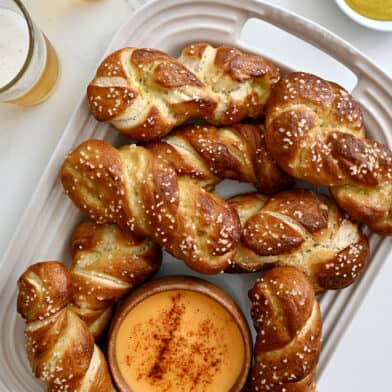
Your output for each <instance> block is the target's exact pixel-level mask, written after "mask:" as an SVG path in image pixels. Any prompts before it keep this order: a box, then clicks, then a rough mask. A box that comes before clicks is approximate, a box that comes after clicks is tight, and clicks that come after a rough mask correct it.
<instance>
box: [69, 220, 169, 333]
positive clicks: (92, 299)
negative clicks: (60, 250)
mask: <svg viewBox="0 0 392 392" xmlns="http://www.w3.org/2000/svg"><path fill="white" fill-rule="evenodd" d="M161 259H162V254H161V249H160V248H159V247H158V245H156V244H155V243H154V242H153V241H152V240H151V239H148V238H144V239H141V238H138V237H136V236H135V235H133V234H132V233H131V232H129V231H128V230H121V229H120V228H119V227H118V226H116V225H97V224H96V223H94V222H92V221H87V222H83V223H82V224H80V225H79V226H78V227H77V228H76V229H75V231H74V233H73V235H72V260H73V261H72V266H71V269H70V273H71V278H72V285H73V287H74V294H73V302H74V304H75V305H74V306H73V307H72V310H73V311H75V313H77V314H78V315H79V317H80V318H81V319H82V320H83V321H84V322H85V323H86V324H87V326H88V328H89V330H90V332H91V334H92V335H93V336H94V338H95V339H97V338H99V337H100V336H102V333H103V332H104V330H105V328H106V327H107V324H108V322H109V320H110V316H111V314H112V309H113V305H114V304H115V303H116V302H117V301H118V300H120V299H121V298H123V297H124V296H125V295H126V294H128V293H129V291H130V290H131V289H132V288H134V287H135V286H138V285H139V284H141V283H143V282H144V281H146V280H148V279H150V278H151V277H152V276H153V275H154V274H155V273H156V272H157V271H158V269H159V267H160V265H161Z"/></svg>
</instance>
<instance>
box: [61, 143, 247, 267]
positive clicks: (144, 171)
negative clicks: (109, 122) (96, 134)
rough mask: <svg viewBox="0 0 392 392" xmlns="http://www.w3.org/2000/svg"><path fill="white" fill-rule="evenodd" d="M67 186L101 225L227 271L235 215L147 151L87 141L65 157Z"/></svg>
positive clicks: (235, 227)
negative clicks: (107, 224)
mask: <svg viewBox="0 0 392 392" xmlns="http://www.w3.org/2000/svg"><path fill="white" fill-rule="evenodd" d="M62 182H63V186H64V189H65V191H66V193H68V195H69V196H70V197H71V199H72V200H73V201H74V203H75V204H76V205H77V206H78V207H79V208H80V209H81V210H82V211H83V212H85V213H87V215H89V216H90V218H91V219H93V220H94V221H96V222H97V223H117V224H118V225H119V226H120V227H122V228H124V229H130V230H131V231H132V232H134V233H135V234H137V235H141V236H147V237H151V238H153V239H154V240H155V241H156V242H157V243H158V244H159V245H161V246H162V247H163V248H164V249H166V250H167V251H168V252H169V253H171V254H172V255H174V256H175V257H177V258H179V259H181V260H184V261H185V263H186V264H187V265H188V266H189V267H191V268H193V269H195V270H197V271H199V272H202V273H209V274H212V273H217V272H220V271H222V270H224V269H225V268H226V267H227V265H228V261H229V258H230V252H231V251H232V249H233V248H234V246H235V244H236V243H237V241H238V239H239V236H240V223H239V219H238V216H237V214H236V212H235V211H234V210H233V209H232V208H231V207H230V206H229V205H228V204H227V203H226V202H225V201H224V200H222V199H221V198H219V197H218V196H216V195H213V194H211V193H208V192H206V191H204V190H203V189H202V188H201V187H200V186H199V185H197V184H196V183H195V182H194V181H193V180H192V179H191V178H188V177H177V175H176V173H175V170H174V169H173V168H172V167H171V166H170V165H169V164H168V163H166V162H165V161H163V160H161V159H159V158H156V157H154V156H153V154H152V153H151V152H150V151H148V150H147V149H145V148H143V147H137V146H135V145H132V146H125V147H123V148H120V149H118V150H117V149H115V148H114V147H112V146H111V145H110V144H108V143H106V142H104V141H100V140H90V141H87V142H84V143H82V144H81V145H80V146H79V147H78V148H77V149H76V150H74V151H73V152H71V153H70V154H69V155H68V157H67V158H66V160H65V162H64V165H63V168H62Z"/></svg>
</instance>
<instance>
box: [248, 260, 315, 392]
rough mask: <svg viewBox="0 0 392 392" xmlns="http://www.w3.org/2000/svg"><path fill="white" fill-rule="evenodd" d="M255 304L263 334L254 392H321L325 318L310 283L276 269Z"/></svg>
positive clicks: (260, 286) (254, 294) (255, 292)
mask: <svg viewBox="0 0 392 392" xmlns="http://www.w3.org/2000/svg"><path fill="white" fill-rule="evenodd" d="M249 298H250V300H251V303H252V306H251V316H252V319H253V322H254V326H255V329H256V332H257V336H256V343H255V348H254V358H255V365H254V367H253V370H252V375H251V391H252V392H263V391H270V392H282V391H286V392H287V391H291V392H315V391H316V386H315V384H314V377H315V373H316V366H317V363H318V358H319V354H320V345H321V315H320V308H319V304H318V303H317V300H316V298H315V294H314V290H313V288H312V285H311V283H310V282H309V280H308V279H307V278H306V276H305V275H304V274H303V273H302V272H301V271H299V270H297V269H296V268H293V267H277V268H273V269H272V270H269V271H268V272H267V273H266V274H265V275H264V277H262V278H261V279H259V280H258V281H257V283H256V284H255V286H254V287H253V288H252V289H251V290H250V291H249Z"/></svg>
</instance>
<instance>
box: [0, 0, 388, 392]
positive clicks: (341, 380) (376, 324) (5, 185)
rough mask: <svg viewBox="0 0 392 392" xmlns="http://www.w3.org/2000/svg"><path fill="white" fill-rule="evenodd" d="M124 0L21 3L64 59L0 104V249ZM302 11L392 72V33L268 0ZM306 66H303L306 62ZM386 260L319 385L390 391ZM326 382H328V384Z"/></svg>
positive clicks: (326, 66) (282, 50) (280, 49)
mask: <svg viewBox="0 0 392 392" xmlns="http://www.w3.org/2000/svg"><path fill="white" fill-rule="evenodd" d="M130 3H131V1H126V0H122V1H120V0H116V1H115V0H97V1H82V0H57V1H56V2H47V1H45V0H34V1H33V0H29V1H26V5H27V6H28V7H29V8H30V9H31V11H32V14H33V16H35V19H36V20H37V22H38V23H39V24H40V25H41V26H42V29H43V30H44V31H45V32H46V33H47V35H48V36H49V38H50V39H51V41H52V42H53V43H54V45H55V47H56V48H57V50H58V52H59V55H60V59H61V62H62V66H63V75H62V78H61V80H60V84H59V88H58V89H57V91H56V93H55V94H54V96H53V97H52V98H51V99H49V101H48V102H47V103H45V104H43V105H41V106H39V107H36V108H31V109H22V108H17V107H11V106H7V105H0V124H1V125H0V130H1V132H0V152H1V160H0V169H1V172H2V176H1V180H0V181H1V183H0V185H1V190H2V192H1V194H0V219H1V221H0V227H1V229H0V230H1V231H0V234H1V236H0V253H2V252H3V251H4V250H5V247H6V245H7V243H8V241H9V239H10V237H11V235H12V233H13V231H14V230H15V227H16V224H17V221H18V219H19V217H20V216H21V214H22V213H23V210H24V208H25V206H26V205H27V202H28V200H29V198H30V195H31V194H32V192H33V191H34V189H35V187H36V185H37V182H38V179H39V177H40V175H41V174H42V171H43V168H44V167H45V165H46V163H47V160H48V159H49V157H50V155H51V153H52V151H53V148H54V146H55V144H56V142H57V140H58V138H59V136H60V134H61V132H62V130H63V128H64V126H65V125H66V123H67V121H68V118H69V116H70V114H71V113H72V111H73V109H74V107H75V106H76V104H77V103H78V101H79V99H80V96H81V94H82V92H83V90H84V88H85V85H86V82H87V80H88V79H89V78H90V76H91V75H92V73H93V72H94V69H95V65H96V61H97V59H98V58H99V57H100V56H101V55H102V53H103V51H104V49H105V47H106V46H107V44H108V42H109V40H110V37H111V35H112V33H113V32H114V31H115V30H116V28H117V27H118V26H119V25H120V24H121V23H122V22H123V21H124V19H125V18H126V16H127V12H129V11H130V8H131V7H130ZM272 3H275V4H279V5H283V6H287V8H289V9H290V10H292V11H295V12H298V13H300V14H302V15H304V16H307V17H309V18H310V19H313V20H315V21H317V22H319V23H321V24H323V25H324V26H325V27H327V28H329V29H331V30H332V31H334V32H335V33H337V34H339V35H340V36H342V37H343V38H345V39H346V40H348V41H349V42H351V43H352V44H354V45H355V46H357V47H358V48H359V49H361V50H362V51H363V52H365V53H366V54H367V55H368V56H370V57H371V58H372V59H373V60H375V61H376V62H377V63H378V64H379V65H380V66H381V67H383V68H384V69H385V70H386V71H387V72H389V73H390V74H392V53H391V50H390V48H391V47H392V35H391V34H384V33H377V32H373V31H370V30H366V29H365V28H363V27H361V26H358V25H356V24H354V22H352V21H351V20H349V19H348V18H347V17H345V16H344V15H343V14H341V13H340V11H339V10H338V9H337V8H336V6H335V5H334V3H333V2H332V1H323V0H319V1H310V0H306V1H305V0H303V1H301V2H298V1H294V0H291V1H289V0H286V1H272ZM246 34H247V35H249V39H251V40H255V42H257V44H258V46H261V45H262V44H263V43H264V44H265V47H266V48H267V47H268V48H270V50H271V51H273V53H275V52H274V51H276V53H278V54H279V56H282V58H284V60H286V58H285V56H287V57H288V59H289V60H292V61H295V62H296V65H297V63H298V67H301V68H303V67H306V69H307V70H311V71H313V72H316V71H318V70H319V72H318V73H320V74H322V75H323V76H327V77H328V75H331V76H330V77H331V78H332V79H336V80H338V81H339V82H341V83H343V84H345V85H347V86H348V87H349V86H350V83H352V80H351V79H350V77H349V76H348V74H345V73H344V72H340V70H339V68H336V67H335V66H334V65H332V64H331V63H330V62H326V61H324V60H323V59H322V57H319V55H317V56H315V55H314V54H313V53H311V52H310V51H307V50H304V49H303V48H302V46H301V47H300V46H296V44H295V43H294V42H293V43H290V45H287V44H286V45H282V43H281V40H276V38H275V40H274V39H273V38H272V37H273V36H272V34H271V35H270V34H266V32H265V30H262V29H261V28H259V27H257V26H256V25H254V26H250V27H249V28H248V30H247V32H246ZM308 67H309V68H308ZM391 269H392V267H391V266H390V265H386V266H385V267H384V269H383V271H382V273H381V274H380V276H379V277H378V278H377V282H376V285H375V286H373V288H372V289H371V291H370V294H369V296H368V297H367V298H366V300H365V303H364V304H363V306H362V308H361V311H360V312H359V313H358V314H357V316H356V317H355V320H354V322H353V324H352V325H351V326H350V330H349V333H348V334H346V336H345V338H344V340H343V342H342V343H341V345H340V346H339V348H338V350H337V352H336V354H335V356H334V357H333V360H332V362H331V364H330V366H329V368H328V369H327V371H326V373H325V375H324V376H323V381H322V383H321V384H320V386H319V387H320V388H319V389H320V391H322V392H324V391H326V392H329V391H354V390H355V391H359V392H362V391H363V392H365V391H366V392H368V391H369V390H376V391H389V390H392V382H391V381H390V380H389V377H388V376H387V375H388V370H389V350H391V349H392V339H390V338H389V337H388V335H387V331H389V330H390V327H391V325H392V313H391V307H390V305H389V302H388V295H386V292H387V291H386V290H387V289H388V286H387V280H386V279H387V277H388V276H389V274H388V273H391V272H392V271H391ZM327 385H328V387H327Z"/></svg>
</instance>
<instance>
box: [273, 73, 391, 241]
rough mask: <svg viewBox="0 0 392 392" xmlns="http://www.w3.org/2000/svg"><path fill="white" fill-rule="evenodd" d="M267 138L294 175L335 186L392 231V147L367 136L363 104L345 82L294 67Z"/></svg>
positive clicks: (347, 201)
mask: <svg viewBox="0 0 392 392" xmlns="http://www.w3.org/2000/svg"><path fill="white" fill-rule="evenodd" d="M266 143H267V147H268V149H269V151H270V152H271V154H272V156H273V157H274V159H275V160H276V161H277V163H278V164H279V165H280V166H281V167H282V168H283V169H284V170H285V171H286V172H288V173H289V174H291V175H292V176H294V177H296V178H299V179H303V180H306V181H309V182H311V183H313V184H318V185H326V186H329V187H331V188H330V189H331V192H332V194H333V196H334V198H335V199H336V201H337V203H338V204H339V205H340V206H341V207H342V208H343V209H344V210H346V211H347V212H348V213H349V214H350V215H351V216H352V217H354V218H355V219H357V220H359V221H361V222H364V223H366V224H367V225H368V226H369V227H370V228H371V229H372V230H374V231H375V232H377V233H380V234H388V235H391V234H392V212H391V211H392V152H391V151H390V150H389V149H388V148H387V147H386V146H384V145H382V144H379V143H377V142H375V141H372V140H369V139H366V138H365V132H364V126H363V120H362V113H361V109H360V107H359V104H358V103H357V102H356V101H355V100H354V98H353V97H352V96H351V95H350V94H349V93H348V92H347V91H346V90H344V89H343V88H342V87H340V86H339V85H337V84H335V83H332V82H328V81H325V80H323V79H321V78H319V77H317V76H314V75H310V74H305V73H292V74H290V75H288V76H286V77H284V78H283V79H282V80H281V81H280V82H279V83H278V84H277V85H276V87H275V89H274V90H273V93H272V94H271V99H270V100H269V102H268V108H267V115H266Z"/></svg>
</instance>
